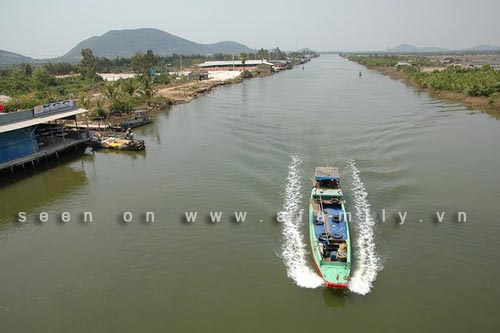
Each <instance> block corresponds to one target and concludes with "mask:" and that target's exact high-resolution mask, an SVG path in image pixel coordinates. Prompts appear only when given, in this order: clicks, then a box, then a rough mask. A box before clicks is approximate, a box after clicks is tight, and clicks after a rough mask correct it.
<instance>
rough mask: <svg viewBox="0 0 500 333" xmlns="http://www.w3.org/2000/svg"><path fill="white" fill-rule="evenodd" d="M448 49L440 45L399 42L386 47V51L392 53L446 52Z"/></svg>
mask: <svg viewBox="0 0 500 333" xmlns="http://www.w3.org/2000/svg"><path fill="white" fill-rule="evenodd" d="M447 51H450V50H448V49H445V48H441V47H417V46H414V45H410V44H401V45H398V46H396V47H393V48H389V49H387V52H393V53H424V52H447Z"/></svg>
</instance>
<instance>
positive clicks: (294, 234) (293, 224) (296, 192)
mask: <svg viewBox="0 0 500 333" xmlns="http://www.w3.org/2000/svg"><path fill="white" fill-rule="evenodd" d="M301 163H302V159H301V158H300V157H298V156H292V161H291V163H290V166H289V167H288V178H287V185H286V188H285V195H284V203H283V211H282V212H281V213H280V219H281V223H282V225H283V229H282V234H283V244H282V248H281V250H282V252H281V257H282V259H283V263H284V264H285V266H286V269H287V275H288V277H289V278H291V279H292V280H293V281H295V283H296V284H297V285H298V286H299V287H303V288H317V287H320V286H322V285H323V279H322V278H321V277H320V276H319V275H318V274H316V272H314V271H313V270H312V269H311V268H310V267H309V266H308V264H307V261H308V259H307V258H308V256H307V250H306V244H305V242H304V235H303V234H302V230H301V229H302V217H303V216H302V215H303V213H304V210H303V209H300V204H301V203H302V194H301V189H302V186H301V183H300V181H301V175H300V169H299V168H300V165H301Z"/></svg>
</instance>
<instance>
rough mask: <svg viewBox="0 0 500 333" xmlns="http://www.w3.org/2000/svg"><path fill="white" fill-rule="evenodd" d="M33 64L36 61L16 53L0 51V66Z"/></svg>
mask: <svg viewBox="0 0 500 333" xmlns="http://www.w3.org/2000/svg"><path fill="white" fill-rule="evenodd" d="M34 62H37V60H35V59H33V58H30V57H26V56H23V55H21V54H18V53H14V52H9V51H4V50H0V65H19V64H22V63H34Z"/></svg>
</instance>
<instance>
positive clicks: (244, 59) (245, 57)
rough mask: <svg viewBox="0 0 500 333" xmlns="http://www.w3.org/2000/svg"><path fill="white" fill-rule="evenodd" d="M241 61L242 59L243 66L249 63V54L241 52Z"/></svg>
mask: <svg viewBox="0 0 500 333" xmlns="http://www.w3.org/2000/svg"><path fill="white" fill-rule="evenodd" d="M240 59H241V64H242V65H243V66H245V62H246V61H247V59H248V54H246V53H245V52H241V53H240Z"/></svg>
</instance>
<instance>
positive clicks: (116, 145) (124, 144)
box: [100, 137, 146, 150]
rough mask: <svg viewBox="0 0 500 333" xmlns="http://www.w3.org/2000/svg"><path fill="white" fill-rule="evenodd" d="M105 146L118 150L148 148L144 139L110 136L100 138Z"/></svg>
mask: <svg viewBox="0 0 500 333" xmlns="http://www.w3.org/2000/svg"><path fill="white" fill-rule="evenodd" d="M100 144H101V146H102V147H103V148H111V149H118V150H143V149H146V145H145V144H144V140H135V139H123V138H117V137H108V138H104V139H101V140H100Z"/></svg>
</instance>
